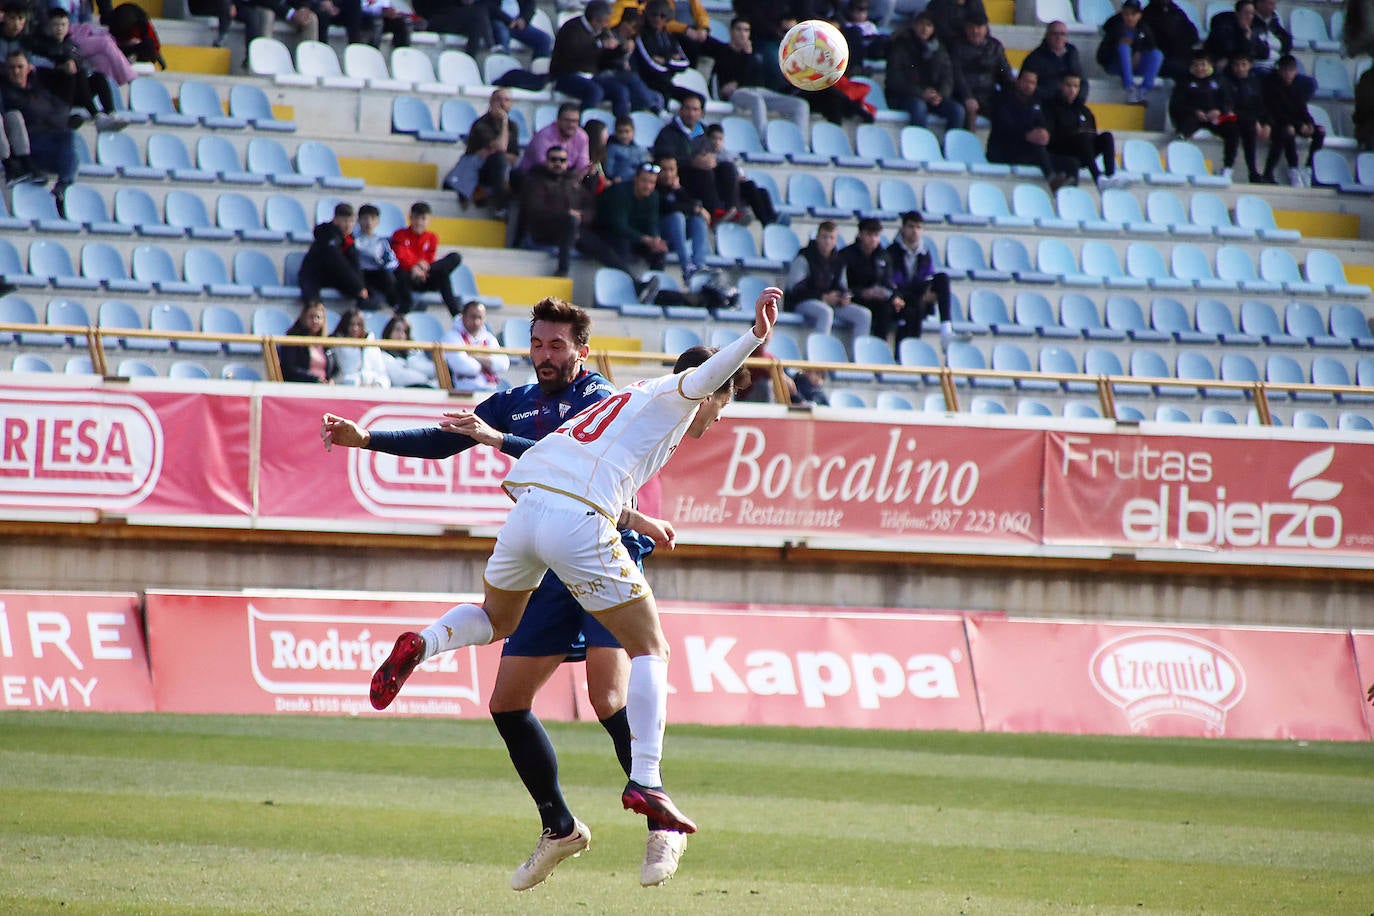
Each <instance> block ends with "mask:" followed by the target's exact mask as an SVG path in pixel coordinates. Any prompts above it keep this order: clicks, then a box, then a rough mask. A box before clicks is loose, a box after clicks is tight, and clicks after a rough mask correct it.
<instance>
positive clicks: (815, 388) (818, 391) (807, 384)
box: [792, 369, 830, 407]
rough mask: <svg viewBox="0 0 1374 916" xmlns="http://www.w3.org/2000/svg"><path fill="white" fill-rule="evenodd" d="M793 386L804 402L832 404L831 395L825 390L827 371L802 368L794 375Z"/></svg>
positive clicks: (826, 405) (827, 405)
mask: <svg viewBox="0 0 1374 916" xmlns="http://www.w3.org/2000/svg"><path fill="white" fill-rule="evenodd" d="M792 384H793V387H795V388H796V389H797V397H799V398H801V403H803V404H818V405H820V406H821V407H829V406H830V395H829V393H828V392H827V391H826V390H825V373H824V372H821V371H820V370H819V369H802V370H800V371H798V372H797V374H796V375H794V376H792Z"/></svg>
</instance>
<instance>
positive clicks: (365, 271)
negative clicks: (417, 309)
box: [335, 204, 401, 308]
mask: <svg viewBox="0 0 1374 916" xmlns="http://www.w3.org/2000/svg"><path fill="white" fill-rule="evenodd" d="M335 212H337V210H336V211H335ZM381 217H382V214H381V211H380V210H378V209H377V207H376V206H374V205H373V204H363V205H362V206H361V207H359V208H358V225H357V226H356V227H355V228H354V230H353V250H354V251H356V252H357V253H358V269H359V270H360V271H361V272H362V275H363V285H364V286H365V287H366V289H367V297H366V299H367V307H369V308H381V307H382V303H383V302H385V303H386V304H387V305H390V306H391V307H392V308H396V307H397V306H398V305H400V304H401V299H400V296H399V295H398V294H397V292H396V268H397V267H399V266H400V262H399V261H397V260H396V252H394V251H392V250H391V242H390V241H389V240H388V239H387V238H386V237H385V236H382V235H378V234H377V224H378V223H379V222H380V221H381Z"/></svg>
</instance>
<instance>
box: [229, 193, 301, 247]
mask: <svg viewBox="0 0 1374 916" xmlns="http://www.w3.org/2000/svg"><path fill="white" fill-rule="evenodd" d="M215 222H216V223H218V224H219V227H220V228H221V229H228V230H229V231H230V232H232V233H234V235H236V236H238V237H239V238H240V239H242V240H243V241H245V242H284V241H286V233H284V232H279V231H277V230H275V229H268V228H266V227H264V226H263V224H262V217H261V216H260V215H259V213H258V205H257V204H256V203H254V202H253V200H252V198H250V197H247V196H245V195H243V194H239V193H237V192H235V191H226V192H225V193H223V194H221V195H220V196H219V198H218V199H217V200H216V201H215Z"/></svg>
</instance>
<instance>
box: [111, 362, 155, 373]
mask: <svg viewBox="0 0 1374 916" xmlns="http://www.w3.org/2000/svg"><path fill="white" fill-rule="evenodd" d="M115 375H116V376H118V377H119V378H157V368H156V367H154V366H153V364H152V363H148V362H144V361H143V360H141V359H122V360H120V361H119V365H118V366H116V367H115Z"/></svg>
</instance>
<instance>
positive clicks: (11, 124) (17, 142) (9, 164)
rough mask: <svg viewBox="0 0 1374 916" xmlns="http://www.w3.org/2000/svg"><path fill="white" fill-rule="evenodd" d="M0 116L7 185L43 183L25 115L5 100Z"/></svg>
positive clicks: (0, 104) (0, 154) (1, 156)
mask: <svg viewBox="0 0 1374 916" xmlns="http://www.w3.org/2000/svg"><path fill="white" fill-rule="evenodd" d="M0 63H2V62H0ZM0 117H3V120H4V126H3V129H0V161H2V164H3V166H4V170H5V186H6V187H13V186H14V185H17V184H24V183H42V182H43V177H42V176H41V175H40V174H39V173H38V171H37V169H35V168H34V165H33V159H32V157H31V155H30V153H31V150H30V148H29V131H28V128H27V127H25V126H24V116H23V115H22V114H20V113H19V112H18V111H9V110H6V109H5V106H4V103H3V101H0ZM5 292H9V290H5Z"/></svg>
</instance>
